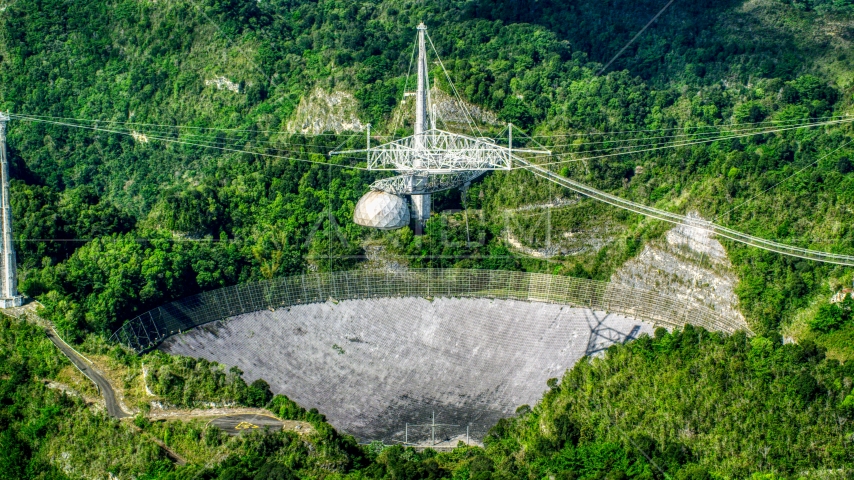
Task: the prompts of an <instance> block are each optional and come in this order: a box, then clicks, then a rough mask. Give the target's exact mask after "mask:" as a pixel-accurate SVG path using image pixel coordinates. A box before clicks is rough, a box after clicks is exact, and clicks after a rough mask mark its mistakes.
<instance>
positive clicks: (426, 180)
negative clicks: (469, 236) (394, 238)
mask: <svg viewBox="0 0 854 480" xmlns="http://www.w3.org/2000/svg"><path fill="white" fill-rule="evenodd" d="M426 35H427V27H426V26H424V24H423V23H422V24H420V25H418V40H417V43H418V62H417V64H416V69H417V72H418V83H417V89H416V91H415V92H414V94H413V95H414V96H415V125H414V134H413V135H411V136H408V137H404V138H401V139H397V140H393V141H391V142H388V143H384V144H382V145H379V146H376V147H371V145H370V130H369V131H368V146H367V148H366V149H362V150H345V151H333V152H330V155H339V154H341V155H353V154H358V153H365V154H367V157H368V169H370V170H396V171H398V172H401V175H399V176H397V177H393V178H387V179H382V180H378V181H376V182H374V183H373V184H372V185H371V188H372V189H373V190H382V191H384V192H387V193H392V194H395V195H410V196H411V203H412V209H411V211H412V216H413V218H414V219H415V221H416V233H418V232H419V231H420V226H422V225H423V224H424V222H426V221H427V219H428V218H429V217H430V194H432V193H435V192H439V191H442V190H449V189H451V188H458V187H461V186H463V185H466V184H467V183H468V182H471V181H472V180H473V179H475V178H477V177H478V176H480V175H482V174H483V173H484V172H486V171H489V170H510V169H511V168H512V166H513V161H514V158H515V157H514V153H513V152H514V151H513V149H512V144H513V141H512V126H511V127H510V142H509V145H510V147H504V146H501V145H497V144H496V143H495V142H494V141H493V140H492V139H489V138H478V137H471V136H467V135H461V134H458V133H452V132H447V131H444V130H440V129H438V128H436V118H435V116H434V117H432V118H431V116H430V115H429V112H431V111H432V109H431V108H430V94H429V92H430V85H429V84H430V80H429V77H428V73H427V72H428V68H427V48H426V43H425V36H426ZM449 80H450V79H449ZM462 107H463V108H464V109H465V106H462ZM428 124H429V125H430V126H429V127H428ZM522 151H529V152H534V153H540V154H543V153H546V154H547V153H549V152H546V151H540V150H516V152H517V153H518V152H522ZM360 225H365V223H360Z"/></svg>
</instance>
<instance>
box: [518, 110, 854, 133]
mask: <svg viewBox="0 0 854 480" xmlns="http://www.w3.org/2000/svg"><path fill="white" fill-rule="evenodd" d="M835 118H851V115H850V114H845V115H832V116H829V117H815V118H812V119H811V120H830V119H835ZM796 121H797V120H763V121H761V122H742V123H722V124H720V125H693V126H681V127H669V128H648V129H638V130H616V131H613V132H583V133H581V132H579V133H564V134H549V135H533V138H568V137H585V136H593V135H617V134H621V133H645V132H672V131H674V130H689V129H701V128H719V127H720V128H722V127H727V126H730V127H736V126H747V125H764V124H766V123H770V124H779V123H791V122H796Z"/></svg>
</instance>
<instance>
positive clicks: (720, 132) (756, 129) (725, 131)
mask: <svg viewBox="0 0 854 480" xmlns="http://www.w3.org/2000/svg"><path fill="white" fill-rule="evenodd" d="M837 118H839V119H851V117H837ZM831 121H832V120H831ZM822 123H823V122H819V121H814V120H810V121H806V122H800V121H798V122H786V123H783V124H780V125H778V126H782V127H791V126H801V127H806V126H810V125H820V124H822ZM709 128H715V127H709ZM771 128H775V126H773V125H772V126H767V127H744V128H729V129H727V128H719V129H716V131H713V132H695V133H683V134H679V135H664V136H658V137H635V138H614V139H609V140H599V141H595V142H582V143H562V144H559V145H553V146H552V147H553V148H560V147H581V146H584V145H601V144H605V143H624V142H648V141H651V140H665V139H677V138H682V139H684V138H686V137H694V138H703V137H709V136H711V135H719V136H721V137H722V138H728V136H727V135H726V134H733V133H744V132H753V133H756V134H760V133H762V131H763V130H767V129H771ZM530 138H531V139H533V138H534V137H530ZM537 138H542V137H537ZM673 141H681V140H673Z"/></svg>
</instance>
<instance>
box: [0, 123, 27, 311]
mask: <svg viewBox="0 0 854 480" xmlns="http://www.w3.org/2000/svg"><path fill="white" fill-rule="evenodd" d="M8 121H9V115H7V114H5V113H3V112H0V223H2V230H3V233H2V235H3V237H2V239H0V249H2V256H0V264H2V283H0V297H2V298H0V307H2V308H9V307H20V306H21V304H23V300H24V298H23V297H22V296H20V295H18V266H17V259H16V257H15V245H14V239H13V238H12V206H11V205H10V203H9V162H8V160H7V158H6V124H7V122H8Z"/></svg>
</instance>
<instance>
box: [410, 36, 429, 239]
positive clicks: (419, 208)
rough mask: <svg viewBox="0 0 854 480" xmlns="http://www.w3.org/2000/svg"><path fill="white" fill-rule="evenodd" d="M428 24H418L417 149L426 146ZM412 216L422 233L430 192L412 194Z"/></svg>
mask: <svg viewBox="0 0 854 480" xmlns="http://www.w3.org/2000/svg"><path fill="white" fill-rule="evenodd" d="M426 31H427V26H426V25H424V24H423V23H421V24H419V25H418V66H417V68H418V88H417V90H416V91H415V138H414V140H415V142H414V147H415V150H423V149H424V148H425V143H426V142H425V141H424V132H425V131H426V130H427V92H428V91H429V90H430V86H429V85H427V81H428V80H427V47H426V45H425V43H424V33H425V32H426ZM412 167H413V169H415V170H417V169H418V168H419V167H422V165H421V162H420V161H419V160H418V159H417V158H416V160H415V162H414V163H413V165H412ZM412 218H413V219H414V220H415V233H416V234H420V233H421V231H422V229H423V227H424V224H425V223H427V219H428V218H430V194H429V193H428V194H425V195H412Z"/></svg>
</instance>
